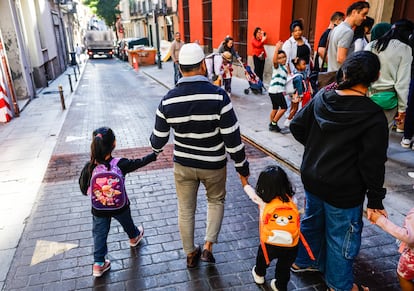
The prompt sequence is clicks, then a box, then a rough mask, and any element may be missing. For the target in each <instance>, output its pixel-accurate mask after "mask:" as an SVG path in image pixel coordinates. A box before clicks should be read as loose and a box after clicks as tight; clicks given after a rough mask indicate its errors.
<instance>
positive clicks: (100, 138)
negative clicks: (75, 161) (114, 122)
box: [89, 127, 115, 172]
mask: <svg viewBox="0 0 414 291" xmlns="http://www.w3.org/2000/svg"><path fill="white" fill-rule="evenodd" d="M92 138H93V140H92V143H91V160H90V168H89V170H90V172H92V170H93V169H94V168H95V166H96V165H97V164H105V165H107V167H108V169H109V163H108V162H107V161H106V157H107V156H108V155H110V154H111V153H112V150H113V149H114V147H115V134H114V132H113V131H112V129H110V128H109V127H101V128H98V129H96V130H94V132H93V134H92Z"/></svg>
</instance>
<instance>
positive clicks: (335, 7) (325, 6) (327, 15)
mask: <svg viewBox="0 0 414 291" xmlns="http://www.w3.org/2000/svg"><path fill="white" fill-rule="evenodd" d="M354 2H355V0H343V1H335V2H334V3H333V1H332V0H319V1H318V6H317V7H316V17H317V21H316V27H315V43H314V49H315V50H316V49H317V47H318V42H319V39H320V37H321V35H322V33H323V32H324V31H325V30H326V29H327V28H328V25H329V20H330V19H331V15H332V14H333V13H334V12H335V11H342V12H343V13H344V14H345V15H346V9H347V8H348V7H349V6H350V5H351V4H352V3H354Z"/></svg>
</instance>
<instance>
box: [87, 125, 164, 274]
mask: <svg viewBox="0 0 414 291" xmlns="http://www.w3.org/2000/svg"><path fill="white" fill-rule="evenodd" d="M92 138H93V140H92V144H91V160H90V161H89V162H87V163H86V164H85V166H84V167H83V169H82V172H81V175H80V177H79V186H80V189H81V192H82V194H83V195H92V194H91V191H92V189H90V188H91V187H90V181H91V178H92V172H93V170H94V169H95V167H96V166H97V165H100V164H102V165H105V166H106V167H107V168H108V169H109V168H110V167H111V166H110V163H111V161H112V160H113V159H114V158H113V157H112V151H113V150H114V148H115V145H116V140H115V134H114V132H113V131H112V129H110V128H108V127H101V128H98V129H96V130H94V132H93V135H92ZM156 159H157V154H156V153H151V154H149V155H147V156H145V157H143V158H142V159H131V160H130V159H126V158H121V159H119V161H118V163H117V164H116V166H117V167H118V168H119V169H120V170H121V172H122V175H123V178H124V177H125V175H126V174H128V173H130V172H133V171H135V170H136V169H138V168H141V167H143V166H145V165H147V164H149V163H150V162H152V161H155V160H156ZM122 184H124V183H122ZM102 188H103V187H102ZM124 190H125V189H124ZM129 204H130V202H129V199H127V203H126V204H125V205H124V206H123V207H120V208H119V209H115V210H112V209H108V210H98V209H96V208H94V207H92V215H93V225H92V234H93V242H94V253H93V256H94V261H95V263H94V265H93V270H92V271H93V276H94V277H101V276H102V275H103V274H104V273H105V272H106V271H108V270H109V269H110V268H111V262H110V261H109V260H108V259H105V256H106V254H107V253H108V247H107V244H106V239H107V237H108V232H109V228H110V226H111V218H112V217H113V218H115V219H116V220H117V221H118V222H119V223H120V224H121V225H122V227H123V229H124V231H125V232H126V233H127V234H128V237H129V244H130V246H131V247H135V246H137V245H138V244H139V242H140V241H141V240H142V237H143V235H144V228H143V227H142V226H138V227H137V226H135V224H134V221H133V220H132V217H131V210H130V208H129Z"/></svg>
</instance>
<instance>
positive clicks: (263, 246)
mask: <svg viewBox="0 0 414 291" xmlns="http://www.w3.org/2000/svg"><path fill="white" fill-rule="evenodd" d="M259 213H260V206H259ZM262 228H263V222H262V217H259V238H260V245H261V247H262V251H263V256H264V258H265V261H266V265H269V264H270V260H269V254H268V253H267V248H266V244H265V242H264V241H262V239H261V235H260V234H261V233H262Z"/></svg>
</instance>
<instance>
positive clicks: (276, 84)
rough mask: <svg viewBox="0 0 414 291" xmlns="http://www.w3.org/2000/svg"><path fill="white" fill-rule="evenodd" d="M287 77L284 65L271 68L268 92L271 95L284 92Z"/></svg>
mask: <svg viewBox="0 0 414 291" xmlns="http://www.w3.org/2000/svg"><path fill="white" fill-rule="evenodd" d="M287 77H288V72H287V69H286V67H285V66H284V65H279V66H278V67H277V68H273V72H272V79H271V80H270V84H269V89H268V92H269V93H272V94H276V93H283V92H285V86H286V82H287Z"/></svg>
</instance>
